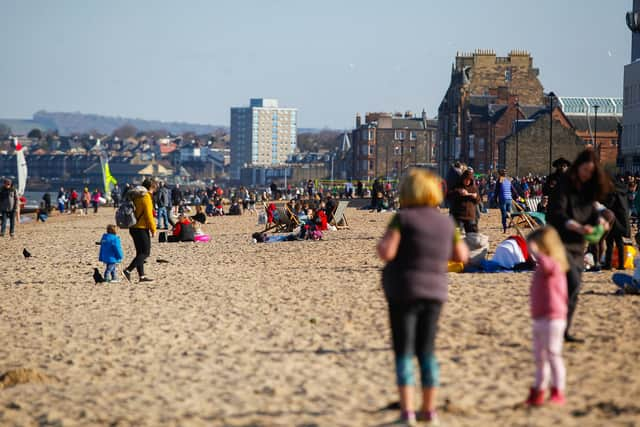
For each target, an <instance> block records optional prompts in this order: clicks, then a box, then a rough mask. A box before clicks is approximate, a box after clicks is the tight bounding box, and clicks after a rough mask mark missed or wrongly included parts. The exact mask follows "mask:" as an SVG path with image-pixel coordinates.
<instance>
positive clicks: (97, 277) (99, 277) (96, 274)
mask: <svg viewBox="0 0 640 427" xmlns="http://www.w3.org/2000/svg"><path fill="white" fill-rule="evenodd" d="M93 280H94V281H95V282H96V284H98V283H103V282H104V277H102V274H100V272H99V271H98V269H97V268H94V269H93Z"/></svg>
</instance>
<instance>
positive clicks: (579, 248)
mask: <svg viewBox="0 0 640 427" xmlns="http://www.w3.org/2000/svg"><path fill="white" fill-rule="evenodd" d="M570 219H572V220H574V221H576V222H577V223H579V224H582V225H587V224H588V225H596V224H597V223H598V211H597V210H596V207H595V201H594V200H590V199H587V198H585V196H584V193H583V192H580V191H579V190H578V189H576V188H575V187H574V186H573V185H571V182H570V181H569V178H568V177H567V176H566V175H565V176H562V177H560V179H559V180H558V184H557V185H556V186H555V187H554V188H553V191H552V192H551V194H550V195H549V207H548V208H547V222H548V223H549V224H550V225H552V226H553V227H555V229H556V230H558V233H559V234H560V238H561V239H562V242H563V243H564V245H565V247H566V249H567V251H568V252H569V253H571V254H572V255H574V256H576V257H577V256H578V255H580V256H582V254H583V252H584V242H585V240H584V236H583V235H582V234H580V233H576V232H574V231H571V230H569V229H567V226H566V224H567V221H569V220H570Z"/></svg>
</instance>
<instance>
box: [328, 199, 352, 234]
mask: <svg viewBox="0 0 640 427" xmlns="http://www.w3.org/2000/svg"><path fill="white" fill-rule="evenodd" d="M347 206H349V202H348V201H346V200H341V201H339V202H338V206H336V210H334V211H333V218H331V222H330V224H331V225H333V226H334V227H336V228H338V229H340V228H349V223H348V222H347V217H346V216H345V214H344V213H345V211H346V209H347Z"/></svg>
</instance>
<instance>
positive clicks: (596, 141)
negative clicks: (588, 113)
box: [593, 104, 600, 160]
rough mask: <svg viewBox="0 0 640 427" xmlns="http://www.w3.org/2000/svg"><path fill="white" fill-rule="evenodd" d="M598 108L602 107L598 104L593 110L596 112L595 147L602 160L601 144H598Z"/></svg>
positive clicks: (594, 126) (594, 125)
mask: <svg viewBox="0 0 640 427" xmlns="http://www.w3.org/2000/svg"><path fill="white" fill-rule="evenodd" d="M598 108H600V106H599V105H597V104H596V105H594V106H593V111H594V112H595V118H594V121H593V148H594V149H595V150H596V153H597V154H598V160H600V144H598Z"/></svg>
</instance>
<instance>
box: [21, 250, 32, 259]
mask: <svg viewBox="0 0 640 427" xmlns="http://www.w3.org/2000/svg"><path fill="white" fill-rule="evenodd" d="M22 255H24V257H25V258H31V252H29V251H28V250H27V248H24V249H22Z"/></svg>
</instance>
